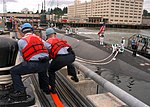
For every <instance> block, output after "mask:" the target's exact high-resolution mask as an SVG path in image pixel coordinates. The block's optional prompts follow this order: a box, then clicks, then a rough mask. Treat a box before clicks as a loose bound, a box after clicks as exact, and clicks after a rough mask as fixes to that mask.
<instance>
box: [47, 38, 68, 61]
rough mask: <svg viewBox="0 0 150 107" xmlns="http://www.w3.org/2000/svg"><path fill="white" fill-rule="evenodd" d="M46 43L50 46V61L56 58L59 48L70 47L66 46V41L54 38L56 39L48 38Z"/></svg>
mask: <svg viewBox="0 0 150 107" xmlns="http://www.w3.org/2000/svg"><path fill="white" fill-rule="evenodd" d="M46 42H48V43H49V44H51V49H50V53H49V56H50V58H52V59H54V58H55V57H56V55H57V53H58V51H59V50H60V49H61V48H63V47H70V45H69V44H67V41H64V40H62V39H59V38H56V37H53V38H49V39H48V40H47V41H46Z"/></svg>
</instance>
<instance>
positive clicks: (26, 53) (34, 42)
mask: <svg viewBox="0 0 150 107" xmlns="http://www.w3.org/2000/svg"><path fill="white" fill-rule="evenodd" d="M22 39H23V40H25V41H26V42H27V45H26V46H25V48H23V49H22V55H23V59H24V60H25V61H28V60H29V59H30V58H31V57H32V56H34V55H37V54H39V53H48V50H47V49H46V48H45V46H44V43H43V42H42V39H41V38H40V37H38V36H37V35H34V34H27V36H25V37H23V38H22Z"/></svg>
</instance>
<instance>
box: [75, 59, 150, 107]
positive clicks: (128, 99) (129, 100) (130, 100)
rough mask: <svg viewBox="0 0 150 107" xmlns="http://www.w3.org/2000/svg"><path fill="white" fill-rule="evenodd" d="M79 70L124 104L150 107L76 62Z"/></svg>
mask: <svg viewBox="0 0 150 107" xmlns="http://www.w3.org/2000/svg"><path fill="white" fill-rule="evenodd" d="M73 64H74V65H75V67H77V69H79V70H81V71H82V72H83V73H84V74H85V75H86V76H88V77H90V78H91V79H93V80H94V81H95V82H96V83H98V84H99V85H101V86H102V87H103V88H104V89H106V90H107V91H109V92H111V93H112V94H113V95H115V96H116V97H117V98H119V99H120V100H122V101H123V102H124V103H126V104H127V105H128V106H130V107H149V106H148V105H146V104H145V103H143V102H142V101H140V100H138V99H137V98H135V97H133V96H132V95H130V94H129V93H127V92H125V91H124V90H122V89H120V88H119V87H117V86H115V85H114V84H112V83H111V82H109V81H107V80H106V79H104V78H103V77H101V76H99V75H98V74H96V73H95V72H93V71H92V70H90V69H88V68H87V67H85V66H84V65H82V64H81V63H79V62H77V61H75V62H74V63H73Z"/></svg>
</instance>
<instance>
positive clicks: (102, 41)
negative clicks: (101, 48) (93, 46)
mask: <svg viewBox="0 0 150 107" xmlns="http://www.w3.org/2000/svg"><path fill="white" fill-rule="evenodd" d="M100 45H104V33H102V34H101V35H100Z"/></svg>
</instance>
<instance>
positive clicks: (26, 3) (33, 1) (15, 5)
mask: <svg viewBox="0 0 150 107" xmlns="http://www.w3.org/2000/svg"><path fill="white" fill-rule="evenodd" d="M2 1H3V0H0V13H1V12H3V5H2ZM5 1H6V2H7V6H6V7H7V12H9V11H11V12H13V11H15V12H20V11H21V10H22V9H23V8H28V9H29V10H31V11H33V10H34V11H36V10H37V9H38V4H39V5H40V9H41V8H42V1H44V0H5ZM57 1H58V6H59V7H67V6H68V5H70V4H73V2H74V0H46V4H47V5H46V8H48V7H50V8H51V7H56V6H57ZM81 1H82V2H85V1H86V0H81ZM87 1H90V0H87ZM144 9H146V10H148V11H149V12H150V0H144Z"/></svg>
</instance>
